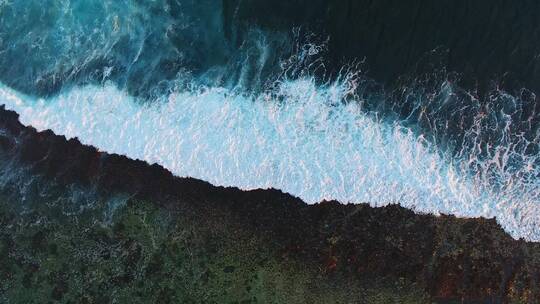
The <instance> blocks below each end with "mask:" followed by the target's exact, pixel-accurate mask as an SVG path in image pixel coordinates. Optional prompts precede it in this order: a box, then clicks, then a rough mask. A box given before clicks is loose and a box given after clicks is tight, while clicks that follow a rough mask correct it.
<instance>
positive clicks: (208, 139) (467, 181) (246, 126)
mask: <svg viewBox="0 0 540 304" xmlns="http://www.w3.org/2000/svg"><path fill="white" fill-rule="evenodd" d="M345 91H346V87H344V86H342V85H339V84H336V85H333V86H326V87H318V86H316V85H315V84H314V82H313V81H311V80H309V79H304V80H296V81H289V82H283V83H282V84H281V85H280V86H279V88H278V89H277V90H276V91H274V92H273V93H272V94H270V93H268V94H260V95H259V96H256V97H246V96H243V95H240V94H234V93H232V92H231V91H229V90H227V89H223V88H210V89H205V90H199V91H196V92H179V93H175V94H171V95H170V96H169V97H168V101H167V102H161V103H158V102H156V103H152V104H143V103H141V102H140V101H137V100H136V99H135V98H133V97H130V96H128V95H127V94H125V93H124V92H122V91H119V90H118V89H116V88H115V87H114V86H112V85H106V86H104V87H97V86H87V87H82V88H73V89H71V90H68V91H65V92H64V93H62V94H60V95H59V96H57V97H54V98H50V99H47V100H44V99H38V100H35V99H33V98H30V97H28V96H25V95H23V94H20V93H18V92H16V91H14V90H12V89H10V88H8V87H6V86H3V85H0V104H4V105H5V106H6V108H7V109H10V110H14V111H16V112H17V113H19V114H20V120H21V122H22V123H23V124H25V125H31V126H33V127H35V128H37V129H38V130H45V129H51V130H53V131H54V132H55V133H56V134H60V135H65V136H66V137H68V138H74V137H77V138H78V139H79V140H80V141H81V142H83V143H85V144H89V145H93V146H95V147H97V148H98V149H100V150H102V151H106V152H109V153H117V154H122V155H125V156H128V157H130V158H133V159H140V160H144V161H146V162H148V163H157V164H159V165H161V166H163V167H165V168H167V169H168V170H170V171H171V172H172V173H173V174H175V175H177V176H182V177H185V176H189V177H194V178H199V179H203V180H206V181H208V182H210V183H213V184H215V185H221V186H235V187H239V188H241V189H244V190H248V189H255V188H276V189H280V190H282V191H284V192H288V193H290V194H293V195H295V196H298V197H300V198H301V199H303V200H305V201H306V202H308V203H316V202H319V201H321V200H338V201H340V202H343V203H346V202H351V203H362V202H366V203H369V204H371V205H372V206H381V205H385V204H389V203H399V204H401V205H402V206H404V207H408V208H411V209H413V210H415V211H419V212H429V213H434V214H439V213H445V214H454V215H457V216H466V217H478V216H484V217H497V219H498V221H499V223H501V224H502V226H503V227H504V228H505V229H506V230H507V231H508V232H509V233H510V234H511V235H512V236H514V237H516V238H518V237H523V238H525V239H528V240H535V241H538V240H540V230H539V229H538V225H539V224H540V208H537V207H538V206H539V202H540V198H539V197H540V190H539V188H540V186H539V184H538V182H537V181H533V182H530V181H528V182H525V181H520V180H519V179H516V180H511V181H506V182H505V185H506V186H505V187H504V188H502V189H501V187H497V188H496V189H495V187H493V186H492V185H491V184H490V183H489V181H483V180H482V179H478V178H474V177H469V176H468V173H466V172H467V170H466V169H460V168H464V167H466V166H462V165H461V164H460V161H459V160H456V159H452V158H450V157H444V156H442V153H438V152H437V151H436V150H435V148H434V147H433V146H430V145H429V144H428V143H427V142H426V141H425V140H423V139H422V137H418V136H416V135H415V134H414V133H413V132H412V131H410V130H408V129H406V128H403V127H400V126H399V124H397V123H384V122H381V121H379V120H376V119H374V118H373V117H371V116H368V115H366V114H365V113H363V112H362V111H361V109H360V107H359V105H358V103H356V102H348V103H345V102H343V96H344V94H345Z"/></svg>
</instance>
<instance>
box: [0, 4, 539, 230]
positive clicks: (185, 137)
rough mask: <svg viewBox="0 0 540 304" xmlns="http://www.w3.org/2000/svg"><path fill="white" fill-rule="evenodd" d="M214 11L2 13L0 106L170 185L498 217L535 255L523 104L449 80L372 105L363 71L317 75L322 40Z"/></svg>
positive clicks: (529, 121) (532, 122) (535, 174)
mask: <svg viewBox="0 0 540 304" xmlns="http://www.w3.org/2000/svg"><path fill="white" fill-rule="evenodd" d="M222 5H223V2H220V1H182V0H170V1H159V0H156V1H129V0H123V1H103V0H101V1H94V0H84V1H83V0H79V1H77V0H71V1H67V0H66V1H25V2H23V1H0V104H2V105H5V107H6V108H7V109H10V110H13V111H15V112H17V113H18V114H19V115H20V120H21V122H22V123H23V124H25V125H28V126H32V127H35V128H36V129H38V130H47V129H50V130H52V131H53V132H55V133H56V134H59V135H64V136H66V137H67V138H75V137H76V138H78V139H79V140H80V141H81V142H83V143H85V144H88V145H92V146H95V147H96V148H98V149H99V150H101V151H105V152H108V153H117V154H121V155H125V156H128V157H130V158H133V159H140V160H144V161H146V162H148V163H157V164H159V165H161V166H163V167H165V168H166V169H168V170H170V171H171V172H172V173H173V174H175V175H177V176H182V177H194V178H199V179H202V180H205V181H208V182H210V183H212V184H215V185H220V186H234V187H239V188H241V189H245V190H248V189H256V188H276V189H280V190H282V191H284V192H287V193H290V194H292V195H295V196H297V197H300V198H301V199H303V200H304V201H306V202H307V203H317V202H320V201H322V200H338V201H340V202H342V203H369V204H371V205H373V206H382V205H386V204H391V203H399V204H401V205H402V206H404V207H407V208H411V209H413V210H415V211H417V212H426V213H434V214H440V213H445V214H454V215H457V216H466V217H478V216H483V217H489V218H491V217H496V218H497V220H498V222H499V223H500V224H501V225H502V226H503V228H504V229H505V230H506V231H508V232H509V233H510V234H511V235H512V236H513V237H515V238H525V239H528V240H533V241H538V240H540V229H539V225H540V211H539V210H540V208H538V207H539V206H540V167H539V165H540V159H539V157H540V154H539V153H540V152H539V143H540V131H539V128H540V126H539V117H540V116H539V114H538V111H537V108H538V107H537V105H536V100H535V96H534V94H533V93H531V92H529V91H527V90H525V89H524V90H522V91H521V92H520V94H515V95H512V94H509V93H507V92H504V91H501V90H493V91H492V92H490V93H489V94H487V95H486V96H484V97H482V98H479V97H476V96H475V94H473V93H470V92H468V91H467V90H464V89H461V88H459V86H458V85H456V84H455V83H454V82H453V81H452V80H451V78H449V77H445V75H444V74H443V75H442V76H440V75H436V74H433V75H431V76H430V77H428V79H426V78H425V77H424V78H420V77H419V78H413V79H411V80H410V81H408V82H407V83H406V84H405V85H403V86H401V87H400V88H399V90H397V91H398V92H397V93H396V92H395V91H394V92H386V91H385V89H375V90H374V89H373V87H378V86H377V85H376V81H374V80H371V79H369V78H368V77H367V76H364V75H363V74H362V72H361V71H360V70H359V68H358V65H348V66H345V67H344V68H343V69H342V71H341V72H340V73H338V74H336V75H333V76H329V75H325V74H324V72H321V71H324V70H325V61H324V51H325V44H324V39H318V38H317V37H315V36H310V35H304V36H303V35H302V34H299V33H300V32H301V30H299V29H290V30H284V31H281V32H279V31H269V30H263V29H260V28H256V27H252V28H249V29H247V30H245V29H244V30H241V31H240V30H239V31H238V32H237V33H236V34H235V35H233V34H231V33H228V32H227V31H228V30H227V28H226V27H224V24H226V20H224V18H225V17H224V15H223V14H222V10H223V7H222ZM21 20H22V21H21ZM231 35H233V36H235V37H233V38H231V37H230V36H231ZM374 84H375V85H374Z"/></svg>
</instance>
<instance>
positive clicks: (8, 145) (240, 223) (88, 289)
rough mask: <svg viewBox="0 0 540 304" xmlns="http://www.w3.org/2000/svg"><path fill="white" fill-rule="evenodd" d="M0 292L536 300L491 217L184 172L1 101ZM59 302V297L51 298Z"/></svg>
mask: <svg viewBox="0 0 540 304" xmlns="http://www.w3.org/2000/svg"><path fill="white" fill-rule="evenodd" d="M0 156H1V157H0V160H1V164H2V173H1V174H2V183H1V186H2V187H1V189H0V190H1V191H0V240H1V241H0V252H1V254H0V282H1V283H0V286H1V287H0V299H1V301H2V302H4V303H43V301H41V300H43V299H45V298H50V299H53V300H55V301H59V302H62V303H109V302H113V300H114V301H115V303H125V302H130V303H178V302H181V303H317V302H319V303H330V302H336V303H388V302H393V303H422V302H425V303H433V302H435V303H538V300H539V299H540V245H538V244H535V243H527V242H525V241H522V240H514V239H512V238H511V237H510V236H508V235H507V234H506V233H505V232H504V231H503V230H502V229H501V227H500V226H499V225H498V224H497V223H496V221H495V220H494V219H482V218H478V219H460V218H455V217H453V216H446V215H442V216H433V215H422V214H415V213H414V212H412V211H410V210H406V209H404V208H401V207H399V206H398V205H390V206H387V207H383V208H372V207H370V206H369V205H367V204H358V205H343V204H339V203H338V202H322V203H320V204H317V205H307V204H305V203H303V202H302V201H300V200H299V199H296V198H294V197H292V196H290V195H287V194H284V193H282V192H280V191H277V190H255V191H248V192H245V191H240V190H238V189H234V188H221V187H214V186H212V185H210V184H208V183H205V182H203V181H199V180H194V179H190V178H178V177H174V176H172V175H171V174H170V173H169V172H168V171H166V170H164V169H163V168H161V167H159V166H156V165H153V166H152V165H148V164H146V163H143V162H140V161H134V160H130V159H127V158H125V157H123V156H119V155H109V154H106V153H102V152H100V151H97V150H96V149H94V148H92V147H88V146H84V145H82V144H80V143H79V142H78V141H77V140H69V141H67V140H66V139H65V138H64V137H61V136H56V135H54V134H53V133H52V132H50V131H47V132H41V133H39V132H36V130H34V129H33V128H28V127H24V126H22V125H21V124H20V123H19V122H18V119H17V114H15V113H13V112H10V111H6V110H4V109H3V108H2V109H0ZM52 302H54V301H52Z"/></svg>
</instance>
